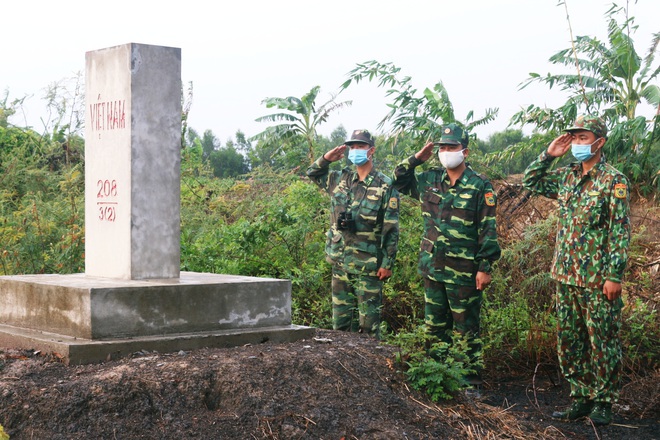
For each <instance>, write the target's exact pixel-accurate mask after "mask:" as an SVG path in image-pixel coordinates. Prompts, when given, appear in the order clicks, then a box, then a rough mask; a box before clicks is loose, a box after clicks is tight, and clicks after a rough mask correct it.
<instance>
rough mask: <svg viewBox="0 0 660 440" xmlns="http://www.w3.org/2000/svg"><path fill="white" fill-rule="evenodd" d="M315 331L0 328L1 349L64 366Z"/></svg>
mask: <svg viewBox="0 0 660 440" xmlns="http://www.w3.org/2000/svg"><path fill="white" fill-rule="evenodd" d="M315 332H316V329H314V328H313V327H304V326H298V325H287V326H276V327H263V328H252V329H236V330H223V331H215V332H206V333H188V334H183V333H182V334H176V335H167V336H144V337H135V338H126V339H112V340H101V341H92V340H86V339H78V338H73V337H70V336H63V335H56V334H52V333H45V332H40V331H35V330H30V329H25V328H18V327H12V326H7V325H0V347H12V348H23V349H34V350H41V351H42V352H45V353H53V354H56V355H57V356H61V357H62V360H63V361H64V362H65V363H66V364H69V365H81V364H91V363H97V362H104V361H109V360H113V359H119V358H121V357H126V356H130V355H131V354H132V353H135V352H138V351H143V350H146V351H156V352H159V353H168V352H174V351H180V350H184V351H187V350H195V349H198V348H204V347H208V348H223V347H236V346H239V345H245V344H261V343H264V342H292V341H297V340H300V339H307V338H311V337H313V336H314V334H315Z"/></svg>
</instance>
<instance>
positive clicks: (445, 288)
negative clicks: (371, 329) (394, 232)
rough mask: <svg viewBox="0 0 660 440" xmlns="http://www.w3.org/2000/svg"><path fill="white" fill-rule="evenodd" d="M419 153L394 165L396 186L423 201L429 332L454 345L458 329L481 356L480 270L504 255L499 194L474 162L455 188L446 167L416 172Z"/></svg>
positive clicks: (474, 354)
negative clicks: (499, 235)
mask: <svg viewBox="0 0 660 440" xmlns="http://www.w3.org/2000/svg"><path fill="white" fill-rule="evenodd" d="M422 163H423V162H422V161H421V160H419V159H417V158H416V157H415V156H414V155H413V156H411V157H409V158H408V159H406V160H404V161H403V162H401V163H400V164H399V165H398V166H397V167H396V169H395V172H394V173H395V179H394V187H395V188H397V189H398V190H399V191H400V192H401V193H402V194H408V195H410V196H411V197H414V198H416V199H419V200H420V201H421V202H422V217H423V219H424V235H423V237H422V242H421V246H420V252H419V273H420V274H421V275H422V277H423V278H424V287H425V313H424V315H425V321H426V325H427V328H428V331H429V333H430V334H432V335H434V336H436V337H438V338H439V339H440V340H442V341H445V342H448V343H450V342H451V335H452V331H453V329H456V331H458V332H459V333H460V334H463V335H466V336H467V337H468V342H469V345H470V356H471V358H472V360H476V359H478V358H480V354H481V342H480V341H479V314H480V310H481V302H482V298H483V296H482V292H481V291H480V290H477V288H476V281H475V278H476V274H477V271H480V272H486V273H490V270H491V264H492V263H494V262H495V261H496V260H497V259H498V258H499V257H500V253H501V252H500V247H499V244H498V243H497V232H496V225H495V205H496V196H495V192H494V191H493V187H492V186H491V184H490V182H488V180H486V179H485V178H484V177H483V176H480V175H479V174H477V173H475V172H474V170H472V168H470V167H469V166H467V167H466V169H465V171H464V172H463V174H462V175H461V177H460V178H459V179H458V180H457V181H456V183H455V184H454V186H451V184H450V181H449V177H448V175H447V171H446V170H445V169H444V168H431V169H430V170H429V171H426V172H422V173H419V174H417V175H415V167H417V166H419V165H421V164H422Z"/></svg>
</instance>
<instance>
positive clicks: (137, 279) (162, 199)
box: [0, 43, 314, 364]
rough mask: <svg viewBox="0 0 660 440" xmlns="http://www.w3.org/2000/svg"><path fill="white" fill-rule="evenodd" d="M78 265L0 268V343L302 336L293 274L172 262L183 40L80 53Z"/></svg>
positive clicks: (200, 342) (137, 344)
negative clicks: (23, 271) (36, 271)
mask: <svg viewBox="0 0 660 440" xmlns="http://www.w3.org/2000/svg"><path fill="white" fill-rule="evenodd" d="M86 74H87V76H86V94H87V95H86V100H87V105H86V107H87V113H86V120H85V122H86V133H85V229H86V230H85V273H84V274H71V275H58V274H52V275H15V276H0V347H3V346H5V347H23V348H33V349H35V350H41V351H51V352H56V353H58V354H59V355H61V356H62V357H63V359H64V360H65V362H67V363H73V364H82V363H89V362H99V361H103V360H108V359H115V358H119V357H122V356H127V355H130V354H131V353H134V352H136V351H143V350H147V351H150V350H154V351H159V352H165V351H178V350H189V349H195V348H201V347H227V346H234V345H240V344H246V343H260V342H264V341H274V342H285V341H292V340H296V339H301V338H306V337H310V336H311V335H313V334H314V329H313V328H311V327H305V326H297V325H294V324H291V282H290V281H289V280H279V279H272V278H257V277H247V276H235V275H222V274H208V273H195V272H180V258H181V256H180V188H181V186H180V185H181V182H180V177H181V176H180V157H181V155H180V154H181V153H180V148H181V50H180V49H177V48H171V47H162V46H149V45H144V44H136V43H129V44H125V45H122V46H115V47H110V48H107V49H101V50H97V51H93V52H88V53H87V54H86Z"/></svg>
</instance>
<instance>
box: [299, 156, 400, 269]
mask: <svg viewBox="0 0 660 440" xmlns="http://www.w3.org/2000/svg"><path fill="white" fill-rule="evenodd" d="M330 163H331V162H329V161H327V160H325V159H324V158H323V157H320V158H319V159H318V160H317V161H316V162H314V163H313V164H312V166H310V167H309V168H308V169H307V175H308V176H309V177H310V178H311V179H312V180H313V181H314V183H316V184H317V185H318V186H319V187H320V188H321V189H323V190H325V191H326V192H327V193H328V194H330V198H331V212H330V229H329V230H328V233H327V241H326V246H325V252H326V255H327V260H328V261H329V262H330V263H332V264H335V265H337V266H339V267H341V268H342V269H343V270H345V271H346V272H348V273H366V274H368V275H371V276H376V273H377V272H378V269H379V268H381V267H382V268H384V269H390V270H391V269H392V265H393V264H394V260H395V259H396V252H397V244H398V241H399V192H398V191H397V190H395V189H394V188H392V186H391V179H390V178H388V177H386V176H385V175H384V174H382V173H380V172H378V171H376V170H375V169H372V170H371V172H370V173H369V175H368V176H367V177H366V178H365V179H364V181H362V182H360V181H359V178H358V174H357V171H355V170H354V169H352V168H344V169H343V170H341V171H330V169H329V168H328V167H329V165H330ZM344 212H345V213H351V214H352V216H353V219H354V220H355V221H354V227H349V228H348V229H343V228H340V227H338V223H337V221H338V219H339V216H340V213H344Z"/></svg>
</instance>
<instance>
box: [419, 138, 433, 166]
mask: <svg viewBox="0 0 660 440" xmlns="http://www.w3.org/2000/svg"><path fill="white" fill-rule="evenodd" d="M431 156H433V142H429V143H428V144H426V145H424V147H422V149H421V150H419V151H418V152H417V153H415V157H416V158H417V159H419V160H421V161H422V162H426V161H427V160H429V159H430V158H431Z"/></svg>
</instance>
